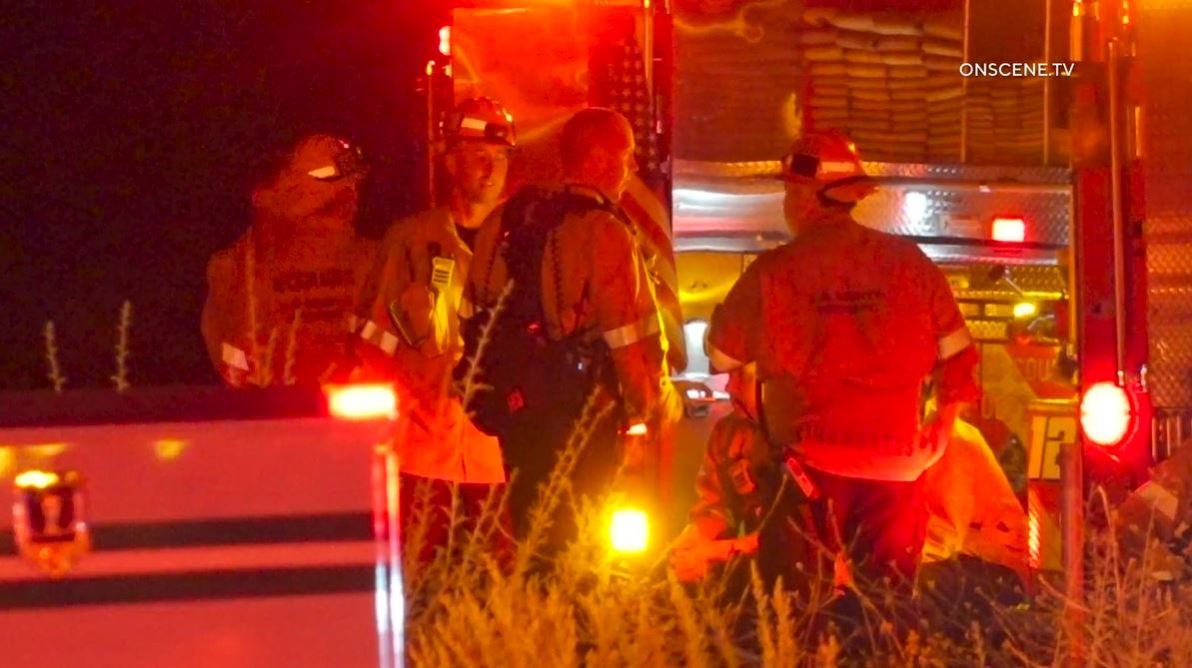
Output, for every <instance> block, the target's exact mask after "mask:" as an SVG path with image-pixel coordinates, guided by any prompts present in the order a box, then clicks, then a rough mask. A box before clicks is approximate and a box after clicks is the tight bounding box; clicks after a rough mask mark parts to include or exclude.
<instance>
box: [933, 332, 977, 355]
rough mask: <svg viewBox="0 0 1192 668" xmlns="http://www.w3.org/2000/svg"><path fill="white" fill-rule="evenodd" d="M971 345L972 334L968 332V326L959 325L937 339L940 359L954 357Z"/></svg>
mask: <svg viewBox="0 0 1192 668" xmlns="http://www.w3.org/2000/svg"><path fill="white" fill-rule="evenodd" d="M971 345H973V335H972V334H969V331H968V327H961V328H960V329H958V330H956V331H955V332H952V333H951V334H948V335H947V336H945V337H943V338H941V339H940V340H939V346H940V359H941V360H946V359H950V358H952V357H955V356H956V355H958V354H959V353H960V352H961V351H963V350H964V349H965V348H968V347H969V346H971Z"/></svg>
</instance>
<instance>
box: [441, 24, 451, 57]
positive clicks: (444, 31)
mask: <svg viewBox="0 0 1192 668" xmlns="http://www.w3.org/2000/svg"><path fill="white" fill-rule="evenodd" d="M439 53H441V54H443V55H444V56H450V55H451V26H443V27H442V28H439Z"/></svg>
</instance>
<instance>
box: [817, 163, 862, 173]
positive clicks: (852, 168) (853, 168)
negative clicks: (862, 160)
mask: <svg viewBox="0 0 1192 668" xmlns="http://www.w3.org/2000/svg"><path fill="white" fill-rule="evenodd" d="M856 173H857V165H856V164H855V163H852V162H846V161H842V160H821V161H820V164H819V174H820V175H821V176H828V175H831V174H850V175H852V174H856Z"/></svg>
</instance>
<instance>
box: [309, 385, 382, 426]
mask: <svg viewBox="0 0 1192 668" xmlns="http://www.w3.org/2000/svg"><path fill="white" fill-rule="evenodd" d="M323 391H324V393H325V394H326V395H327V406H328V408H329V410H330V411H331V416H332V417H335V418H338V419H340V420H392V419H394V418H396V417H397V393H396V392H395V391H394V390H393V386H391V385H385V384H366V385H328V386H326V387H324V389H323Z"/></svg>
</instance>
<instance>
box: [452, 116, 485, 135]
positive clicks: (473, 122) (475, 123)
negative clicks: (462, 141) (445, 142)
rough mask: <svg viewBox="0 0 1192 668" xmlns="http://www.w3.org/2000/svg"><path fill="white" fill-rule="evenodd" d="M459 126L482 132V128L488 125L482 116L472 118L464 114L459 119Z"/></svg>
mask: <svg viewBox="0 0 1192 668" xmlns="http://www.w3.org/2000/svg"><path fill="white" fill-rule="evenodd" d="M459 127H460V128H461V129H462V128H467V129H469V130H478V131H480V132H484V129H485V128H487V127H488V121H485V120H484V119H482V118H473V117H471V116H464V117H463V120H461V121H460V122H459Z"/></svg>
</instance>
